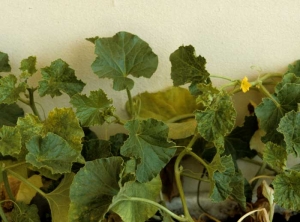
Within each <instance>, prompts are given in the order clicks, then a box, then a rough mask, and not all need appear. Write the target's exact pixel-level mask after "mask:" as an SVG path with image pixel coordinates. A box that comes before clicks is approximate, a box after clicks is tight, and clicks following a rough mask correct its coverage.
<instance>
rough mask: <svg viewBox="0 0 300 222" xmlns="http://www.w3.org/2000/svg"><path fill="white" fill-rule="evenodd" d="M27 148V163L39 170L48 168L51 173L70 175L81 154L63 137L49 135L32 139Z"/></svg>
mask: <svg viewBox="0 0 300 222" xmlns="http://www.w3.org/2000/svg"><path fill="white" fill-rule="evenodd" d="M26 148H27V150H28V151H29V153H28V154H27V155H26V161H27V162H28V163H31V164H32V165H33V166H35V167H37V168H42V167H44V168H46V169H49V170H50V171H51V173H53V174H56V173H70V172H71V168H72V164H73V162H76V160H77V157H78V155H79V153H78V152H77V151H76V150H74V149H73V148H72V147H71V146H70V145H69V144H68V142H67V141H65V140H64V139H63V138H62V137H60V136H58V135H56V134H54V133H47V135H46V136H45V137H44V138H43V137H41V136H34V137H32V138H31V139H30V140H29V141H28V142H27V143H26Z"/></svg>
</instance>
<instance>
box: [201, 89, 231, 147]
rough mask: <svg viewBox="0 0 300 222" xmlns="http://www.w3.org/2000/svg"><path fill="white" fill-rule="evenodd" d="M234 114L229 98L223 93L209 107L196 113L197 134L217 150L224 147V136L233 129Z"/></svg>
mask: <svg viewBox="0 0 300 222" xmlns="http://www.w3.org/2000/svg"><path fill="white" fill-rule="evenodd" d="M235 118H236V112H235V109H234V107H233V103H232V100H231V97H230V96H229V95H227V94H225V93H223V92H221V93H220V94H219V96H218V97H216V99H214V102H213V103H212V104H211V106H209V107H207V108H206V109H205V110H203V111H197V112H196V120H197V122H198V132H199V133H200V135H201V136H202V137H203V138H204V139H206V140H207V141H209V142H213V143H214V144H215V145H216V147H217V148H222V147H224V142H225V136H226V135H227V134H229V133H230V132H231V130H232V129H233V127H234V124H235Z"/></svg>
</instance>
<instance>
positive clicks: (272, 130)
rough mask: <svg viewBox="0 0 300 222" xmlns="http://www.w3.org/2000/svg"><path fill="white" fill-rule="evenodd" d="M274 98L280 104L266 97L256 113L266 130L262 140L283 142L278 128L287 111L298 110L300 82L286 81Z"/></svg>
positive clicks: (261, 125) (262, 127)
mask: <svg viewBox="0 0 300 222" xmlns="http://www.w3.org/2000/svg"><path fill="white" fill-rule="evenodd" d="M273 98H274V100H276V101H277V102H278V104H279V105H277V104H275V103H274V101H273V100H271V99H270V98H264V99H263V102H262V103H261V104H260V105H259V106H257V107H256V109H255V114H256V116H257V118H258V119H259V122H260V128H261V129H263V130H264V131H265V132H266V135H265V136H264V137H262V141H263V142H264V143H266V142H268V141H271V142H273V143H276V144H281V143H282V141H283V135H282V134H281V133H279V132H278V131H277V130H276V129H277V127H278V124H279V122H280V120H281V118H282V117H283V116H284V115H285V114H286V113H287V112H289V111H292V110H297V108H298V103H300V84H295V83H286V84H285V85H284V86H283V87H282V88H281V89H280V90H279V91H278V93H277V96H275V95H273Z"/></svg>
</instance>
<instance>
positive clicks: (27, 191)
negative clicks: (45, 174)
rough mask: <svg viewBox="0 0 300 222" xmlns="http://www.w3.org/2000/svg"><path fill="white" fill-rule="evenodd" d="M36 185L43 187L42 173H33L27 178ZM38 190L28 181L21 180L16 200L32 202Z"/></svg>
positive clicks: (26, 202)
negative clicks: (29, 184)
mask: <svg viewBox="0 0 300 222" xmlns="http://www.w3.org/2000/svg"><path fill="white" fill-rule="evenodd" d="M27 181H28V182H29V183H31V184H32V185H33V186H34V187H37V188H41V187H42V186H43V183H42V177H41V176H40V175H33V176H31V177H29V178H28V179H27ZM36 193H37V191H36V190H35V189H33V188H32V187H30V186H28V185H27V184H26V183H24V182H21V184H20V187H19V190H18V193H17V196H16V200H17V201H20V202H23V203H25V204H30V202H31V200H32V198H33V197H34V196H35V195H36Z"/></svg>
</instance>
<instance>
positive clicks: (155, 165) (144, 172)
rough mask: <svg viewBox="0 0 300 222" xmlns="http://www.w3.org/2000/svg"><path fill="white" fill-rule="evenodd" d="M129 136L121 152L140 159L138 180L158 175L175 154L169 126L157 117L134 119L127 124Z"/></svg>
mask: <svg viewBox="0 0 300 222" xmlns="http://www.w3.org/2000/svg"><path fill="white" fill-rule="evenodd" d="M125 128H126V129H127V130H128V131H129V138H128V139H127V140H126V142H125V143H124V145H123V146H122V148H121V154H122V155H123V156H127V157H135V158H136V159H138V161H139V164H138V166H137V172H136V176H137V180H138V181H139V182H147V181H150V180H152V179H153V178H154V177H156V176H157V175H158V173H159V172H160V171H161V169H162V168H163V167H164V166H165V165H166V164H167V163H168V162H169V160H170V159H171V157H172V156H173V155H174V154H175V151H176V150H175V149H172V147H173V146H174V145H175V144H174V143H173V142H170V141H168V139H167V138H168V127H167V125H166V124H165V123H163V122H161V121H157V120H155V119H148V120H143V121H139V120H132V121H128V122H127V123H126V124H125Z"/></svg>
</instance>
